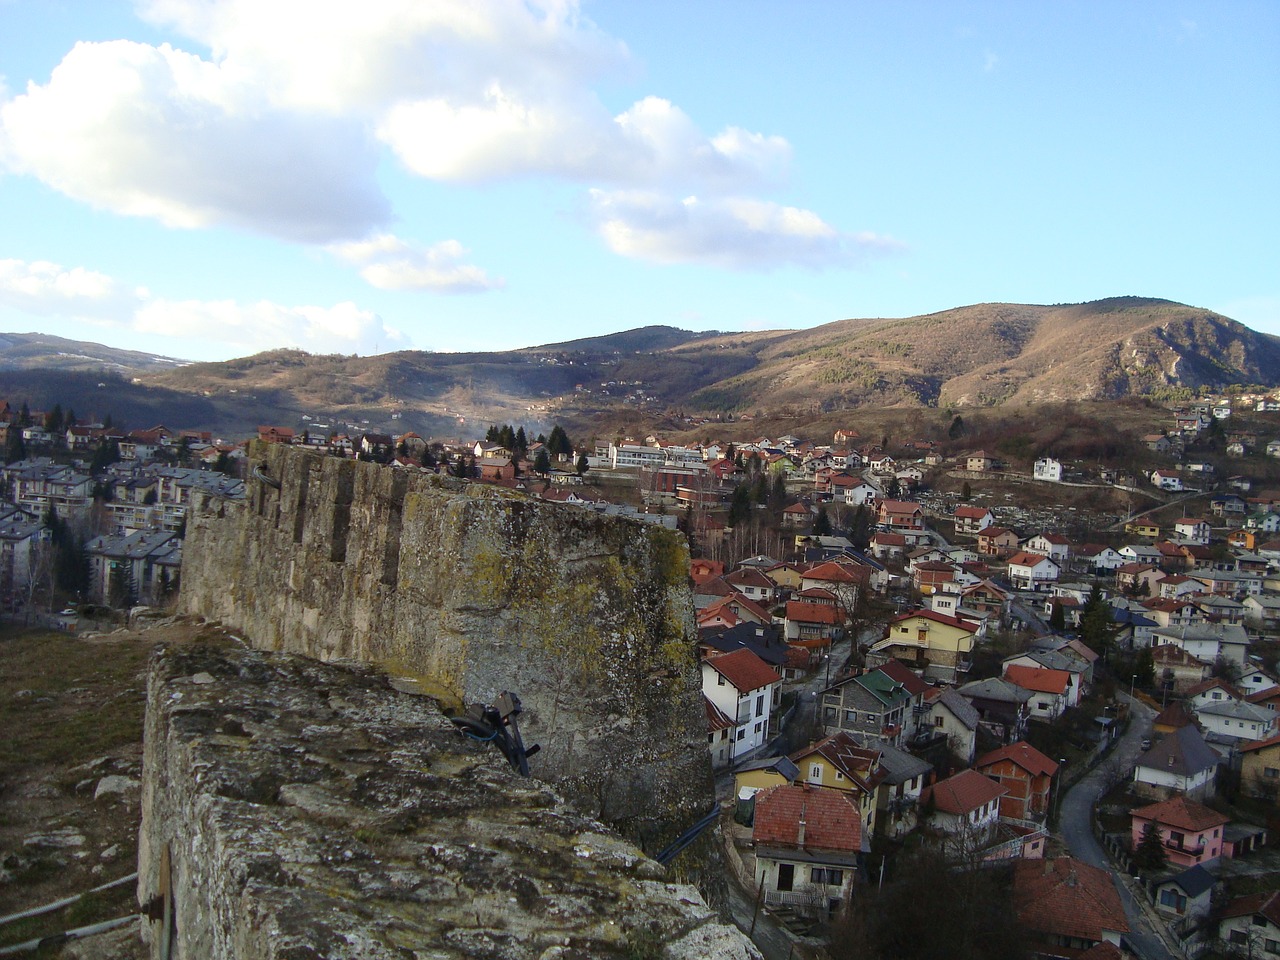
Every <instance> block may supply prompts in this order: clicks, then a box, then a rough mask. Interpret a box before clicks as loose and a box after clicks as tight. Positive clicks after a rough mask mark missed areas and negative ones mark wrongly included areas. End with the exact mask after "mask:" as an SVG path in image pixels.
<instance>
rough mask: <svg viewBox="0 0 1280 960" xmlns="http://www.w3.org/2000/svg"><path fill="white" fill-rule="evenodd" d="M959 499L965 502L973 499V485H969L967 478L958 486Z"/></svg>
mask: <svg viewBox="0 0 1280 960" xmlns="http://www.w3.org/2000/svg"><path fill="white" fill-rule="evenodd" d="M960 499H961V500H963V501H965V502H966V503H968V502H969V501H970V500H972V499H973V487H971V486H969V481H968V480H966V481H965V482H964V484H963V485H961V487H960Z"/></svg>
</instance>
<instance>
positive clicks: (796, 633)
mask: <svg viewBox="0 0 1280 960" xmlns="http://www.w3.org/2000/svg"><path fill="white" fill-rule="evenodd" d="M805 592H806V593H809V592H814V591H805ZM824 592H825V591H824ZM784 609H785V615H784V620H783V624H784V626H783V629H784V631H785V636H786V639H787V643H789V644H792V645H794V646H796V647H798V648H802V649H804V650H805V651H806V654H807V656H808V657H809V662H810V665H812V664H813V663H814V662H816V661H817V660H819V659H821V657H822V656H823V655H824V654H825V653H826V652H827V651H828V650H830V649H831V643H832V641H833V640H836V639H839V638H840V637H841V636H842V635H843V633H844V612H843V611H842V610H841V609H840V608H839V607H838V606H836V605H835V604H831V603H810V602H807V601H805V600H788V601H787V605H786V607H785V608H784Z"/></svg>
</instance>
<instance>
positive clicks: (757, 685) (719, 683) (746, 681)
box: [702, 650, 782, 760]
mask: <svg viewBox="0 0 1280 960" xmlns="http://www.w3.org/2000/svg"><path fill="white" fill-rule="evenodd" d="M781 683H782V676H781V675H780V674H779V673H778V671H777V670H775V669H773V667H771V666H769V665H768V664H767V663H765V662H764V661H763V660H761V659H760V658H759V657H757V656H756V655H755V654H754V653H752V652H751V651H750V650H735V651H734V652H733V653H725V654H721V655H720V656H718V657H711V658H709V659H707V660H703V661H702V693H703V695H704V696H706V698H707V699H708V700H709V701H710V702H711V703H712V704H714V705H715V707H716V708H717V709H718V710H720V711H721V712H722V713H724V715H725V716H727V717H729V718H731V719H732V720H733V721H734V728H733V733H732V735H731V736H732V739H733V752H732V756H731V757H730V759H731V760H736V759H738V758H739V757H741V756H743V755H744V754H747V753H750V752H751V751H752V750H755V749H757V748H758V747H761V746H763V745H764V743H765V740H766V739H767V737H768V733H769V721H770V718H771V717H772V715H773V706H774V703H775V694H774V691H775V690H777V689H778V688H779V686H780V684H781Z"/></svg>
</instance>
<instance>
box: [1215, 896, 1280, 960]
mask: <svg viewBox="0 0 1280 960" xmlns="http://www.w3.org/2000/svg"><path fill="white" fill-rule="evenodd" d="M1217 920H1218V940H1219V941H1220V942H1221V943H1223V944H1224V945H1225V946H1226V947H1227V948H1228V949H1230V950H1231V952H1232V953H1234V954H1235V955H1236V956H1241V957H1265V956H1275V955H1277V954H1280V890H1267V891H1263V892H1261V893H1250V894H1247V895H1245V896H1243V897H1236V898H1235V899H1234V900H1231V901H1229V902H1228V903H1227V905H1226V906H1225V907H1223V908H1222V909H1221V910H1220V911H1219V912H1218V915H1217Z"/></svg>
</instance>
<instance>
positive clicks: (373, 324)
mask: <svg viewBox="0 0 1280 960" xmlns="http://www.w3.org/2000/svg"><path fill="white" fill-rule="evenodd" d="M0 304H3V305H6V306H10V307H14V308H16V309H18V310H21V311H23V312H26V313H31V314H36V315H39V316H52V317H67V318H73V319H75V320H78V321H84V322H87V323H91V324H94V325H97V326H100V327H114V328H117V329H124V330H132V331H134V332H138V333H147V334H153V335H159V336H163V337H174V338H186V339H192V340H209V339H210V338H216V339H217V340H218V341H219V345H220V348H221V347H232V348H242V349H243V350H244V352H254V351H258V350H267V349H273V348H277V347H297V348H299V349H302V350H307V351H310V352H312V353H374V352H376V351H382V350H394V349H406V348H408V347H409V346H410V345H411V344H410V343H409V342H408V340H407V338H406V337H405V336H404V335H403V334H402V333H400V331H398V330H395V329H394V328H391V327H388V326H387V325H386V324H384V323H383V321H382V318H381V317H379V316H378V315H377V314H375V313H373V312H371V311H368V310H361V309H360V308H359V307H357V306H356V305H355V304H353V303H350V302H344V303H337V304H334V305H333V306H332V307H320V306H296V307H289V306H282V305H280V304H277V303H271V302H270V301H267V300H262V301H259V302H257V303H251V304H240V303H236V302H235V301H231V300H221V301H200V300H166V299H163V298H154V297H152V295H151V293H150V291H149V290H147V288H145V287H128V286H126V285H125V284H122V283H120V282H119V281H118V280H115V279H113V278H112V277H109V276H107V275H106V274H104V273H98V272H96V271H92V270H86V269H84V268H83V267H73V268H71V269H67V268H65V267H63V266H60V265H59V264H56V263H49V262H47V261H32V262H28V261H24V260H0Z"/></svg>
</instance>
